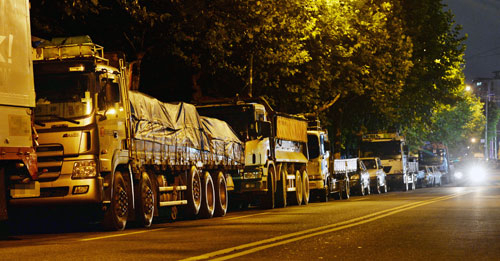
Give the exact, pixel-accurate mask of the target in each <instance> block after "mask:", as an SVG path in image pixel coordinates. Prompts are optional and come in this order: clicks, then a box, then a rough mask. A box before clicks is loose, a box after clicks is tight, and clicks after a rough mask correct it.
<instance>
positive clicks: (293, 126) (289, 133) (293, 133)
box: [276, 115, 307, 142]
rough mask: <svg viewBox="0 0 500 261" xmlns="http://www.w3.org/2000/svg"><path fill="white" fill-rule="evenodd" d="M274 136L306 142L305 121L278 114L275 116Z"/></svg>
mask: <svg viewBox="0 0 500 261" xmlns="http://www.w3.org/2000/svg"><path fill="white" fill-rule="evenodd" d="M276 138H278V139H283V140H291V141H298V142H307V121H306V120H301V119H300V120H299V119H296V118H291V117H284V116H279V115H278V116H276Z"/></svg>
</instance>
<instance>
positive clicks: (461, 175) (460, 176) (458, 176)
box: [454, 171, 464, 179]
mask: <svg viewBox="0 0 500 261" xmlns="http://www.w3.org/2000/svg"><path fill="white" fill-rule="evenodd" d="M454 176H455V178H457V179H461V178H462V177H463V176H464V174H462V172H460V171H456V172H455V174H454Z"/></svg>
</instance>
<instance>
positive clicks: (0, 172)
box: [0, 168, 9, 221]
mask: <svg viewBox="0 0 500 261" xmlns="http://www.w3.org/2000/svg"><path fill="white" fill-rule="evenodd" d="M8 217H9V216H8V215H7V187H6V183H5V171H4V168H1V169H0V221H3V220H7V219H8Z"/></svg>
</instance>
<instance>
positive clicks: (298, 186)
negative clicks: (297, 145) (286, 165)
mask: <svg viewBox="0 0 500 261" xmlns="http://www.w3.org/2000/svg"><path fill="white" fill-rule="evenodd" d="M302 189H303V185H302V178H301V177H300V171H298V170H297V171H296V172H295V193H293V196H292V198H293V199H292V201H293V203H294V204H295V203H297V205H300V204H301V203H302V193H303V192H302Z"/></svg>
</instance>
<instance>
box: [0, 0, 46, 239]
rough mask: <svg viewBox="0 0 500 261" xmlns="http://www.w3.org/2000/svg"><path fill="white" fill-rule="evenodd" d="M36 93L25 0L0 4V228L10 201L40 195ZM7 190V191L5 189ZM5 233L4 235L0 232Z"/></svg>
mask: <svg viewBox="0 0 500 261" xmlns="http://www.w3.org/2000/svg"><path fill="white" fill-rule="evenodd" d="M34 107H35V90H34V85H33V65H32V62H31V33H30V17H29V3H28V1H27V0H2V1H0V122H2V124H0V226H2V230H4V229H6V228H7V227H6V224H5V223H4V221H5V220H7V219H8V205H9V204H10V199H11V198H18V197H35V196H38V195H39V193H40V189H39V184H38V182H36V178H37V165H36V164H37V158H36V153H35V149H34V145H35V143H36V140H35V139H36V134H35V133H34V132H33V130H34V128H33V108H34ZM8 187H10V189H8ZM2 232H5V231H2Z"/></svg>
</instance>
